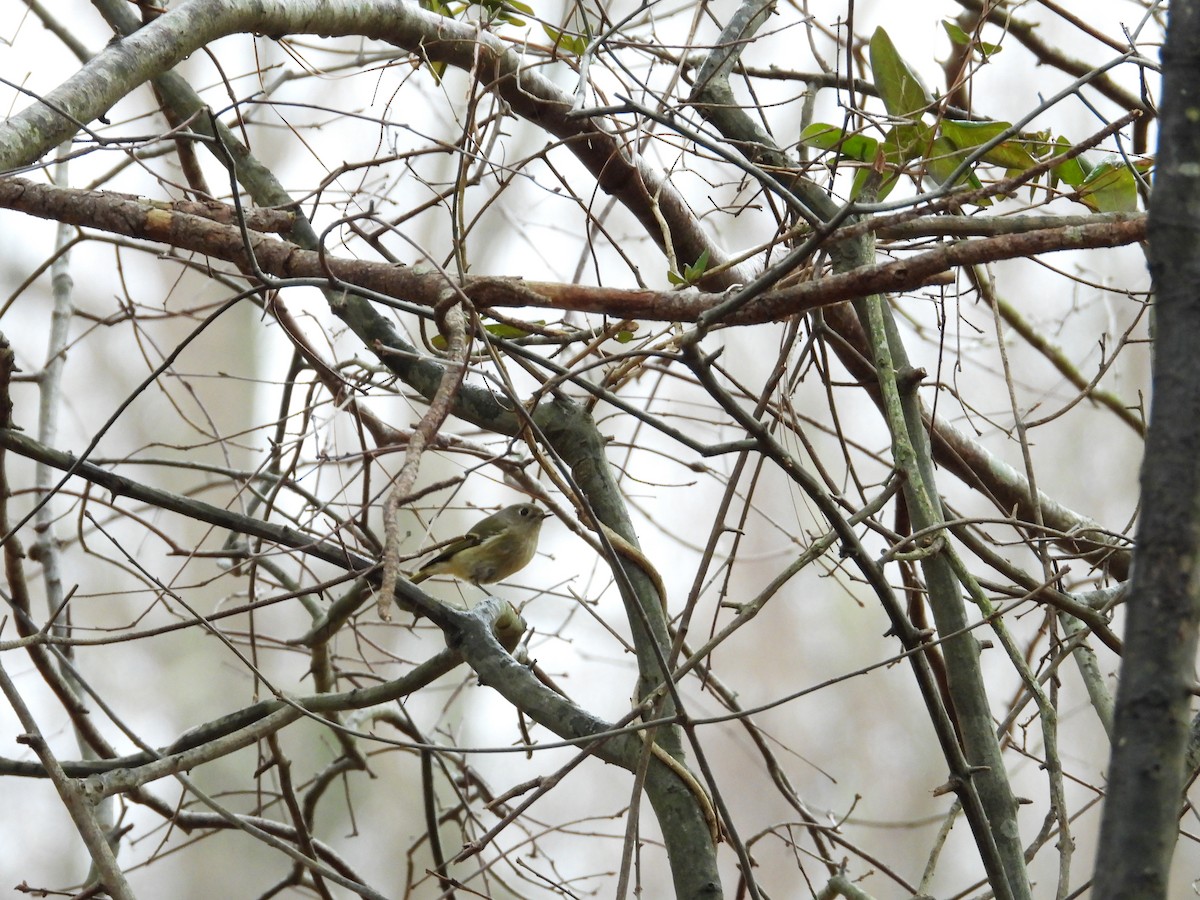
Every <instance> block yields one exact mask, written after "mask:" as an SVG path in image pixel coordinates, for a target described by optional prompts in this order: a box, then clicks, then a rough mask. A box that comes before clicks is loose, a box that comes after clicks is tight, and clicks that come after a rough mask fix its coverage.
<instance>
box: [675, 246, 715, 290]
mask: <svg viewBox="0 0 1200 900" xmlns="http://www.w3.org/2000/svg"><path fill="white" fill-rule="evenodd" d="M707 268H708V251H707V250H705V251H704V252H703V253H701V254H700V256H699V258H698V259H697V260H696V261H695V262H694V263H692V264H691V265H690V266H684V267H683V274H682V275H680V274H679V273H678V272H672V271H669V270H668V271H667V281H669V282H670V283H671V284H678V285H685V284H695V283H696V282H698V281H699V280H700V279H701V278H703V277H704V272H705V270H706V269H707Z"/></svg>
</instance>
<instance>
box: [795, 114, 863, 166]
mask: <svg viewBox="0 0 1200 900" xmlns="http://www.w3.org/2000/svg"><path fill="white" fill-rule="evenodd" d="M800 143H802V144H804V145H805V146H806V147H816V148H817V149H818V150H833V151H836V152H837V153H839V154H841V155H842V156H846V157H849V158H850V159H857V160H858V161H859V162H871V161H872V160H874V159H875V153H876V151H877V150H878V149H879V141H877V140H875V139H874V138H869V137H867V136H866V135H863V134H849V135H848V134H846V133H845V132H844V131H842V129H840V128H837V127H835V126H833V125H825V124H824V123H821V122H814V123H813V124H811V125H809V126H808V127H807V128H805V129H804V131H802V132H801V133H800Z"/></svg>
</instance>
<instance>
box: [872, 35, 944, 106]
mask: <svg viewBox="0 0 1200 900" xmlns="http://www.w3.org/2000/svg"><path fill="white" fill-rule="evenodd" d="M870 52H871V72H872V74H873V75H874V77H875V89H876V90H878V91H879V97H880V99H881V100H883V106H884V108H885V109H886V110H887V111H888V114H889V115H892V116H895V117H897V118H910V117H913V116H916V115H919V114H920V112H921V111H922V110H924V109H925V108H926V107H927V106H929V105H930V103H931V102H932V101H931V100H930V98H929V94H928V93H927V92H926V91H925V88H924V87H923V86H922V85H921V82H920V80H919V79H918V78H917V74H916V72H914V71H913V70H912V69H910V68H909V67H908V64H907V63H906V62H905V61H904V60H903V59H901V58H900V54H899V53H898V52H897V51H896V45H895V44H893V43H892V39H891V38H890V37H888V34H887V32H886V31H884V30H883V29H882V28H876V29H875V33H874V34H873V35H871V48H870Z"/></svg>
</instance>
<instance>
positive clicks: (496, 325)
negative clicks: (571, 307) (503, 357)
mask: <svg viewBox="0 0 1200 900" xmlns="http://www.w3.org/2000/svg"><path fill="white" fill-rule="evenodd" d="M529 324H530V325H535V326H536V325H545V324H546V320H545V319H538V320H537V321H536V322H530V323H529ZM483 328H484V330H485V331H486V332H487V333H488V334H490V335H493V336H495V337H498V338H504V339H505V340H509V341H515V340H517V339H518V338H524V337H529V335H531V334H533V332H532V331H528V330H526V329H524V328H521V327H519V326H517V325H510V324H509V323H507V322H492V323H490V324H488V325H484V326H483ZM429 343H431V344H433V346H435V347H437V348H438V349H439V350H445V349H446V348H447V347H448V346H449V344H448V343H447V341H446V338H445V337H444V336H442V335H440V334H435V335H434V336H433V337H432V338H430V339H429Z"/></svg>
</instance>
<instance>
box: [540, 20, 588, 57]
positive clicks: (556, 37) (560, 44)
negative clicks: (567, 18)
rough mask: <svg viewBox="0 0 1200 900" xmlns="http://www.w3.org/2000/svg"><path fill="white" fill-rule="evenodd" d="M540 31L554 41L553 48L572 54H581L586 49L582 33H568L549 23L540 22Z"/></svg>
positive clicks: (585, 40) (586, 43)
mask: <svg viewBox="0 0 1200 900" xmlns="http://www.w3.org/2000/svg"><path fill="white" fill-rule="evenodd" d="M542 31H544V32H546V36H547V37H549V38H550V40H552V41H553V42H554V48H555V49H556V50H561V51H564V52H566V53H569V54H571V55H572V56H582V55H583V54H584V51H586V50H587V45H588V42H587V38H585V37H583V36H582V35H575V34H569V33H568V32H566V31H559V30H558V29H557V28H554V27H553V26H551V25H547V24H546V23H545V22H543V23H542Z"/></svg>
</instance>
